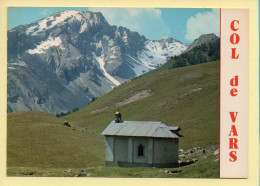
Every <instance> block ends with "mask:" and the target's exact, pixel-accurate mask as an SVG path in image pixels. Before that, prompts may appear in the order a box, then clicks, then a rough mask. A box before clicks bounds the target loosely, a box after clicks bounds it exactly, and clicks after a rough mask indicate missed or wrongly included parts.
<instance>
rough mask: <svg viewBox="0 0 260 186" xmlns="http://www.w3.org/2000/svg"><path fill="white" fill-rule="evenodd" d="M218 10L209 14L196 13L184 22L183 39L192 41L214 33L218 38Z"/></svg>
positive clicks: (213, 10)
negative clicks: (184, 32) (184, 31)
mask: <svg viewBox="0 0 260 186" xmlns="http://www.w3.org/2000/svg"><path fill="white" fill-rule="evenodd" d="M219 27H220V25H219V9H212V11H210V12H203V13H197V14H196V15H195V17H193V16H192V17H190V18H189V19H188V20H187V22H186V34H185V39H187V40H189V41H193V40H194V39H197V38H198V37H199V36H200V35H202V34H209V33H215V34H216V35H217V36H219Z"/></svg>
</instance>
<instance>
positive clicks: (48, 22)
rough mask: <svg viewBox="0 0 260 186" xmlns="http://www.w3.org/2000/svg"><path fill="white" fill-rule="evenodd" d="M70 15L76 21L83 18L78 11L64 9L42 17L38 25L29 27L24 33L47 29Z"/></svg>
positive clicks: (35, 33)
mask: <svg viewBox="0 0 260 186" xmlns="http://www.w3.org/2000/svg"><path fill="white" fill-rule="evenodd" d="M71 17H73V18H75V19H76V20H78V21H81V20H82V19H83V16H82V15H80V14H79V12H78V11H75V10H66V11H64V12H61V13H59V14H56V16H55V15H52V16H50V17H47V18H45V19H42V20H41V21H39V22H38V25H34V26H32V27H29V28H28V29H27V31H26V34H27V35H29V34H31V35H37V34H38V33H39V32H42V31H45V30H49V29H51V28H53V27H54V26H56V25H57V24H59V23H63V22H64V21H65V20H66V19H67V18H71ZM36 28H37V29H36Z"/></svg>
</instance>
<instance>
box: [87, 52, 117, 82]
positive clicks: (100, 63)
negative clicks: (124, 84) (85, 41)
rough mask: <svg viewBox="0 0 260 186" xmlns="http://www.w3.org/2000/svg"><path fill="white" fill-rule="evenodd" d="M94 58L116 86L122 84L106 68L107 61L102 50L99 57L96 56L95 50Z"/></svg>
mask: <svg viewBox="0 0 260 186" xmlns="http://www.w3.org/2000/svg"><path fill="white" fill-rule="evenodd" d="M92 55H93V57H94V59H95V60H96V61H97V62H98V63H99V66H100V68H101V70H102V71H103V74H104V75H105V76H106V77H107V78H108V79H109V80H110V81H111V82H112V83H113V84H115V85H116V86H118V85H120V84H121V83H120V82H119V81H117V80H116V79H115V78H114V77H113V76H111V75H110V74H109V73H107V71H106V69H105V62H104V53H103V52H102V54H101V55H100V56H99V57H98V56H96V54H95V53H94V52H93V53H92Z"/></svg>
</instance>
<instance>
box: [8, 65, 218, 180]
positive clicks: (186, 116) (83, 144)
mask: <svg viewBox="0 0 260 186" xmlns="http://www.w3.org/2000/svg"><path fill="white" fill-rule="evenodd" d="M118 107H119V108H120V111H121V113H122V119H123V120H133V121H134V120H143V121H162V122H164V123H166V124H167V125H169V126H180V127H181V129H182V130H181V131H180V133H181V134H182V135H183V136H184V137H183V138H181V139H180V148H181V149H185V150H186V149H191V148H193V147H208V146H212V145H215V146H217V145H218V143H219V142H218V139H219V62H218V61H216V62H209V63H205V64H199V65H194V66H188V67H184V68H179V69H171V70H166V71H163V72H158V73H154V74H150V75H147V76H144V77H142V78H139V79H136V80H132V81H131V82H128V83H125V84H123V85H120V86H119V87H117V88H115V89H114V90H113V91H111V92H110V93H108V94H106V95H104V96H102V97H101V98H99V99H97V100H96V101H94V102H93V103H91V104H90V105H88V106H87V107H85V108H84V109H81V110H79V111H77V112H74V113H72V114H71V115H68V116H66V117H63V118H56V117H55V116H52V115H50V114H47V113H44V112H16V113H9V114H8V120H7V121H8V136H7V137H8V139H7V146H8V148H7V154H8V157H7V164H8V173H9V175H19V174H20V173H19V172H28V171H29V174H27V175H32V174H31V173H30V171H31V169H34V171H35V169H37V171H38V173H39V175H47V176H49V175H50V176H52V175H60V174H62V173H61V171H62V170H61V169H57V168H68V167H70V168H82V167H84V168H86V167H88V168H87V170H89V169H91V171H92V172H94V173H92V174H93V176H106V175H107V176H115V177H117V176H131V175H132V174H131V173H129V174H128V171H129V170H130V169H122V168H121V169H120V168H114V169H109V170H108V168H105V167H104V163H105V150H104V149H105V137H104V136H101V135H100V133H101V132H102V131H103V130H104V129H105V127H106V126H107V125H108V124H109V123H110V122H111V121H112V120H113V119H114V113H115V112H116V110H117V108H118ZM65 119H66V120H67V121H68V122H69V123H70V124H71V125H72V126H73V127H71V128H70V127H65V126H63V121H64V120H65ZM214 160H215V157H211V158H210V159H205V160H202V161H200V162H199V163H196V164H194V165H190V166H187V167H183V168H181V171H182V173H180V174H177V175H176V174H173V175H170V177H180V176H183V177H189V176H190V177H217V176H218V162H216V161H214ZM209 161H210V162H211V163H209ZM21 167H25V168H21ZM26 167H27V168H26ZM192 167H194V168H192ZM209 167H211V168H212V169H211V171H210V170H209ZM43 168H48V170H50V172H52V173H53V174H51V173H49V174H45V173H41V171H43V170H42V169H43ZM50 168H56V169H55V170H53V169H50ZM24 169H26V170H24ZM92 169H93V170H92ZM119 169H120V170H119ZM45 170H46V169H45ZM63 170H64V169H63ZM110 170H112V171H111V173H110V174H108V173H107V172H108V171H110ZM113 170H115V172H116V173H115V172H113ZM131 170H132V171H137V172H138V171H140V170H141V169H138V168H133V169H131ZM196 170H197V173H196V174H193V173H192V172H193V171H195V172H196ZM146 171H148V172H147V173H146ZM43 172H44V171H43ZM55 172H56V173H55ZM72 172H73V171H72ZM209 172H210V173H209ZM73 173H74V172H73ZM118 174H119V175H118ZM62 175H64V174H62ZM65 175H67V176H71V173H65ZM154 175H157V176H159V177H164V176H160V175H161V174H158V169H145V171H144V174H143V175H142V174H139V173H138V174H137V175H134V176H133V177H136V176H138V177H143V176H147V177H150V176H154ZM163 175H164V174H163ZM192 175H193V176H192ZM83 176H84V175H83ZM168 176H169V175H167V176H166V177H168ZM131 177H132V176H131Z"/></svg>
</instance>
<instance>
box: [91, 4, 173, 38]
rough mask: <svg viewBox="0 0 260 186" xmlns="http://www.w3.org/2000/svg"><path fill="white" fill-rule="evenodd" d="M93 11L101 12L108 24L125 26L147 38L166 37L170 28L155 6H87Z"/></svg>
mask: <svg viewBox="0 0 260 186" xmlns="http://www.w3.org/2000/svg"><path fill="white" fill-rule="evenodd" d="M88 10H90V11H93V12H101V13H102V14H103V15H104V17H105V18H106V20H107V21H108V23H109V24H111V25H117V26H123V27H127V28H128V29H130V30H131V31H136V32H138V33H139V34H142V35H144V36H145V37H147V38H148V39H162V38H164V37H168V36H169V34H170V29H169V28H168V26H167V25H166V23H165V22H164V20H163V18H162V16H161V10H160V9H156V8H88Z"/></svg>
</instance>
